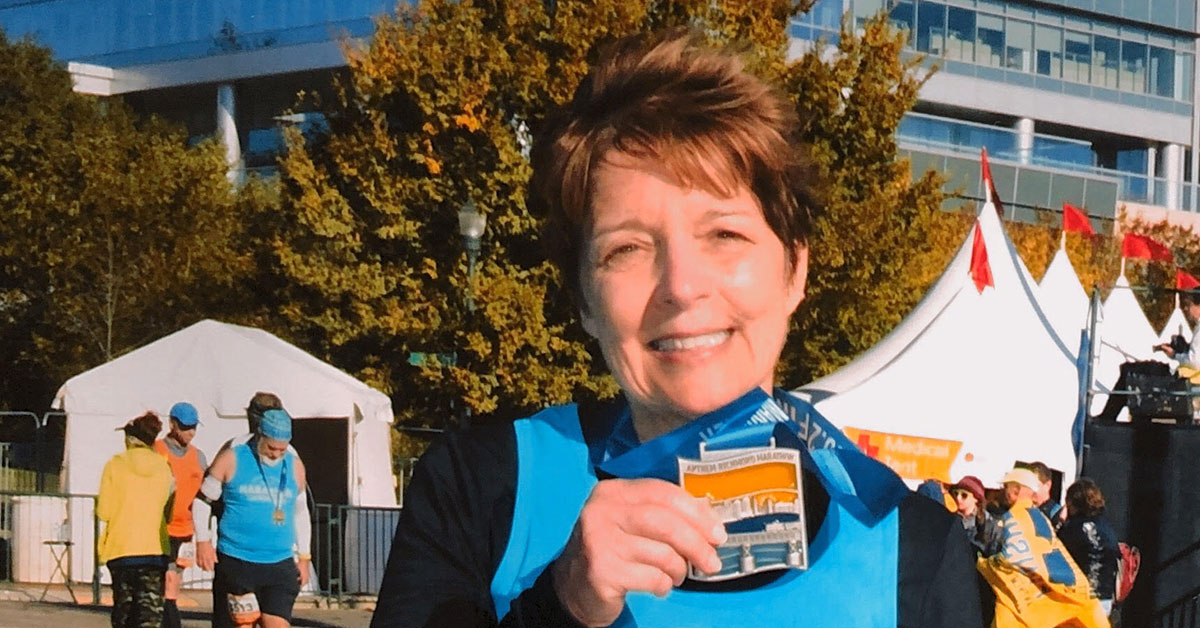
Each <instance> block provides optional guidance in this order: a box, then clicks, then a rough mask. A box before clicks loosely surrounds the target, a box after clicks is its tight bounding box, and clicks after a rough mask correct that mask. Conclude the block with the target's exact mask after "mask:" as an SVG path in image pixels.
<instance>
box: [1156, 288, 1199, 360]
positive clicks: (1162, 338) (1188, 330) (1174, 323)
mask: <svg viewBox="0 0 1200 628" xmlns="http://www.w3.org/2000/svg"><path fill="white" fill-rule="evenodd" d="M1175 334H1180V335H1182V336H1183V338H1184V339H1185V340H1187V341H1188V342H1191V341H1192V327H1191V326H1190V325H1188V323H1187V319H1186V318H1184V316H1183V310H1181V309H1179V295H1178V294H1176V295H1175V309H1174V310H1171V316H1170V317H1169V318H1167V324H1166V325H1163V328H1162V331H1160V332H1158V341H1159V342H1160V343H1169V342H1171V336H1174V335H1175ZM1159 359H1162V358H1159Z"/></svg>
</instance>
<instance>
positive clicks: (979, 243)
mask: <svg viewBox="0 0 1200 628" xmlns="http://www.w3.org/2000/svg"><path fill="white" fill-rule="evenodd" d="M971 280H972V281H974V282H975V289H976V290H978V291H979V293H980V294H983V287H984V286H993V287H995V285H996V283H995V282H994V281H992V267H991V265H989V264H988V255H987V246H985V245H984V243H983V231H982V230H981V229H980V228H979V222H978V221H976V223H975V240H974V241H973V242H971Z"/></svg>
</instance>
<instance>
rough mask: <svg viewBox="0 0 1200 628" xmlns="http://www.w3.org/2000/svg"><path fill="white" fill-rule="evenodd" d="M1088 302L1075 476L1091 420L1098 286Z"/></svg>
mask: <svg viewBox="0 0 1200 628" xmlns="http://www.w3.org/2000/svg"><path fill="white" fill-rule="evenodd" d="M1090 301H1091V302H1090V303H1089V304H1088V327H1087V359H1086V360H1085V361H1084V363H1083V373H1082V374H1081V375H1082V376H1081V377H1080V397H1081V401H1082V402H1083V407H1081V408H1080V412H1081V413H1082V414H1083V422H1082V425H1080V427H1079V447H1078V448H1077V449H1076V451H1075V476H1076V477H1078V476H1080V475H1082V474H1083V451H1084V449H1086V448H1087V427H1088V422H1089V421H1091V411H1092V398H1093V397H1094V396H1095V391H1094V390H1093V388H1092V372H1093V369H1094V368H1095V364H1096V322H1097V320H1098V319H1099V315H1100V286H1098V285H1096V284H1094V283H1093V284H1092V298H1091V300H1090Z"/></svg>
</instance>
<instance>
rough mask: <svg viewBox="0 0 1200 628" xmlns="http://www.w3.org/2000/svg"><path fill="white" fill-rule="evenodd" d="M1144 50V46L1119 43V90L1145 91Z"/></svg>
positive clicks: (1128, 42) (1126, 42) (1133, 43)
mask: <svg viewBox="0 0 1200 628" xmlns="http://www.w3.org/2000/svg"><path fill="white" fill-rule="evenodd" d="M1146 48H1147V46H1146V44H1142V43H1138V42H1133V41H1122V42H1121V77H1120V86H1121V89H1123V90H1125V91H1128V92H1145V91H1146Z"/></svg>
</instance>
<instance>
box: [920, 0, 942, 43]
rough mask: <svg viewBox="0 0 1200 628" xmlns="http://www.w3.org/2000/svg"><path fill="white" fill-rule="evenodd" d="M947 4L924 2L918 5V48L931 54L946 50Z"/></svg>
mask: <svg viewBox="0 0 1200 628" xmlns="http://www.w3.org/2000/svg"><path fill="white" fill-rule="evenodd" d="M945 33H946V5H944V4H935V3H932V2H922V3H920V4H918V5H917V50H920V51H921V52H928V53H929V54H931V55H941V54H943V53H944V52H945V51H946V45H945Z"/></svg>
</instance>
